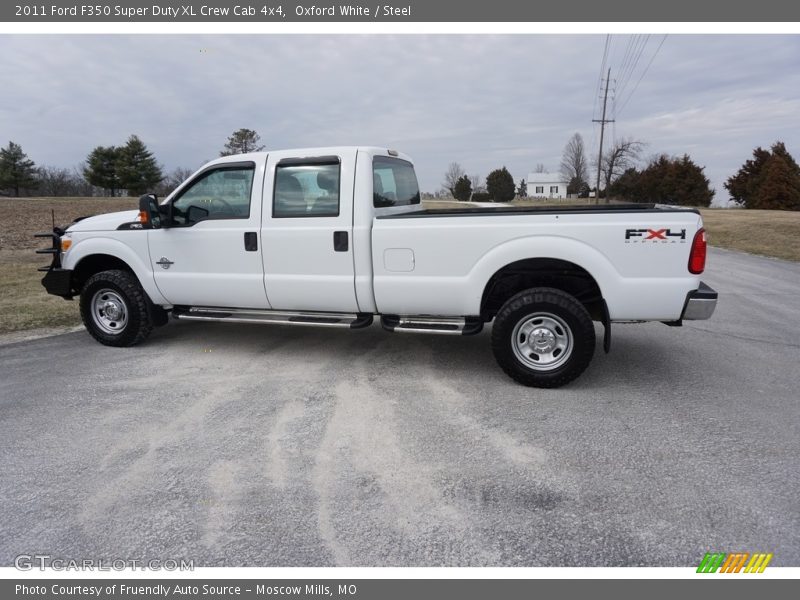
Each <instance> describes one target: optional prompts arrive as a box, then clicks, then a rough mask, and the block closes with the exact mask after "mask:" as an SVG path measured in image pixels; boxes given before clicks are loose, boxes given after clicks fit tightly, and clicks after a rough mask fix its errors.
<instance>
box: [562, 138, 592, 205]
mask: <svg viewBox="0 0 800 600" xmlns="http://www.w3.org/2000/svg"><path fill="white" fill-rule="evenodd" d="M588 166H589V161H588V159H587V158H586V147H585V146H584V144H583V136H581V134H580V133H575V135H573V136H572V137H571V138H569V141H568V142H567V145H566V146H564V153H563V154H562V155H561V175H562V176H563V177H564V179H565V181H567V182H568V185H567V193H569V194H577V193H578V192H579V190H580V189H581V188H582V187H583V186H584V185H585V184H586V183H587V181H588V178H589V175H588Z"/></svg>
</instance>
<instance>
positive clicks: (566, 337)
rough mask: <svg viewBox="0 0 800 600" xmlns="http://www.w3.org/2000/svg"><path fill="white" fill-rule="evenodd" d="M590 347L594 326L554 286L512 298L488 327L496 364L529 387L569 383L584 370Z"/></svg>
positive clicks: (583, 311)
mask: <svg viewBox="0 0 800 600" xmlns="http://www.w3.org/2000/svg"><path fill="white" fill-rule="evenodd" d="M594 346H595V334H594V324H593V323H592V319H591V317H590V316H589V313H588V311H587V310H586V308H585V307H584V306H583V304H581V303H580V302H578V300H576V299H575V297H573V296H571V295H570V294H567V293H566V292H562V291H561V290H557V289H554V288H531V289H529V290H525V291H523V292H520V293H519V294H517V295H516V296H513V297H512V298H511V299H510V300H508V302H506V303H505V304H504V305H503V307H502V308H501V309H500V311H499V312H498V313H497V316H496V317H495V321H494V326H493V328H492V350H493V352H494V356H495V359H497V362H498V364H499V365H500V367H501V368H502V369H503V370H504V371H505V372H506V373H507V374H508V375H509V376H511V377H512V378H513V379H514V380H516V381H518V382H519V383H521V384H523V385H527V386H531V387H542V388H555V387H560V386H562V385H564V384H566V383H569V382H570V381H572V380H573V379H575V378H576V377H578V375H580V374H581V373H583V371H584V370H585V369H586V367H587V366H589V362H590V361H591V360H592V355H593V354H594Z"/></svg>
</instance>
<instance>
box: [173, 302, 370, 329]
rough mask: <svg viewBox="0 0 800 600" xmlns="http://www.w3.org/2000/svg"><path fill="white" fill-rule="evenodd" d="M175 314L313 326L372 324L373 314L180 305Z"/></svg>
mask: <svg viewBox="0 0 800 600" xmlns="http://www.w3.org/2000/svg"><path fill="white" fill-rule="evenodd" d="M172 314H173V316H174V317H175V318H176V319H181V320H184V321H226V322H228V323H258V324H262V325H309V326H315V327H348V328H350V329H360V328H362V327H368V326H369V325H371V324H372V315H371V314H368V313H358V314H355V313H318V312H291V311H279V310H258V309H252V308H250V309H248V308H212V307H202V306H176V307H175V308H173V309H172Z"/></svg>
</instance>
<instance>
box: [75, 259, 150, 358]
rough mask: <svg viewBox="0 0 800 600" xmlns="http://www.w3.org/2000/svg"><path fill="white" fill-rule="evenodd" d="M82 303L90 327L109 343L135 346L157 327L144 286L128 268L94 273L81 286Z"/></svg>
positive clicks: (86, 324)
mask: <svg viewBox="0 0 800 600" xmlns="http://www.w3.org/2000/svg"><path fill="white" fill-rule="evenodd" d="M80 304H81V318H82V319H83V324H84V325H85V326H86V330H87V331H88V332H89V333H90V334H91V335H92V337H93V338H94V339H96V340H97V341H98V342H100V343H101V344H105V345H106V346H133V345H135V344H138V343H139V342H141V341H143V340H144V339H145V338H146V337H147V336H148V335H150V332H151V331H152V329H153V322H152V320H151V318H150V312H149V311H148V306H147V297H146V296H145V293H144V290H143V289H142V286H141V285H140V284H139V281H138V280H137V279H136V276H135V275H133V274H132V273H129V272H127V271H118V270H113V271H102V272H100V273H96V274H95V275H92V276H91V277H90V278H89V279H88V280H87V281H86V283H85V284H84V286H83V289H82V290H81V301H80Z"/></svg>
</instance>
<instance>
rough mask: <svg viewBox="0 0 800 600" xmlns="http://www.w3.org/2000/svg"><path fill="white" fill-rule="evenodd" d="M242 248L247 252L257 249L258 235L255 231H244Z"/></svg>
mask: <svg viewBox="0 0 800 600" xmlns="http://www.w3.org/2000/svg"><path fill="white" fill-rule="evenodd" d="M244 249H245V250H247V251H248V252H255V251H257V250H258V235H257V234H256V232H255V231H245V232H244Z"/></svg>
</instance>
